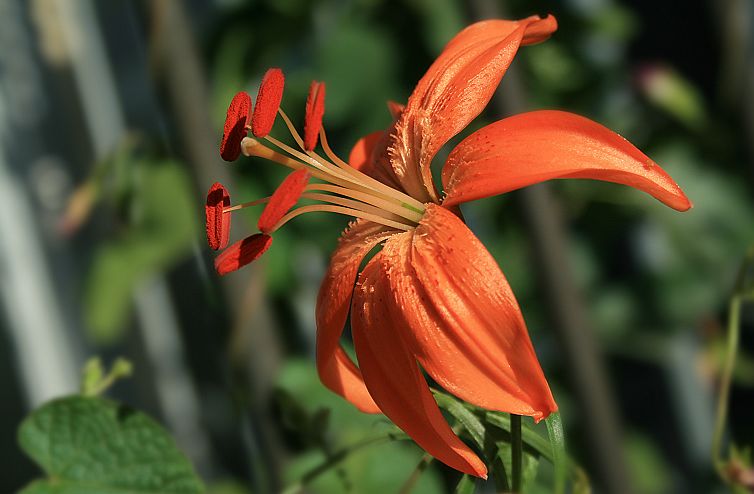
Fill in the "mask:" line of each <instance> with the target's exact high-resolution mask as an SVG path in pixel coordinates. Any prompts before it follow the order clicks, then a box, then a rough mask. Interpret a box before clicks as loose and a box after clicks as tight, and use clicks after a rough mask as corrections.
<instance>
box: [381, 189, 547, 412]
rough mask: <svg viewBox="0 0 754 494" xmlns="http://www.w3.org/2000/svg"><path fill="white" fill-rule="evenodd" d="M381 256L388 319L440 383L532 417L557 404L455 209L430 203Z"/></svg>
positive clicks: (510, 303)
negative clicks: (412, 228)
mask: <svg viewBox="0 0 754 494" xmlns="http://www.w3.org/2000/svg"><path fill="white" fill-rule="evenodd" d="M380 259H381V268H382V272H384V273H386V277H387V280H388V282H389V284H390V293H391V297H392V298H391V299H389V300H388V301H387V302H386V304H385V305H386V306H387V310H389V312H390V318H391V326H392V327H394V328H395V331H398V332H399V333H400V334H401V336H403V338H404V341H405V343H406V345H407V346H408V348H409V349H410V350H411V351H412V353H413V354H414V355H415V356H416V359H417V360H418V361H419V363H420V364H421V365H422V367H423V368H424V369H425V370H426V371H427V373H428V374H429V375H430V376H432V378H433V379H434V380H435V381H437V382H438V383H439V384H440V385H441V386H442V387H443V388H444V389H446V390H448V391H449V392H451V393H453V394H454V395H456V396H458V397H459V398H461V399H462V400H464V401H468V402H470V403H473V404H475V405H477V406H480V407H482V408H486V409H491V410H499V411H503V412H509V413H515V414H518V415H528V416H531V417H534V419H535V420H536V421H539V420H541V419H543V418H545V417H547V416H548V415H549V414H550V413H551V412H554V411H556V410H557V409H558V407H557V405H556V404H555V401H554V399H553V397H552V393H551V392H550V388H549V386H548V384H547V380H546V379H545V376H544V373H543V372H542V369H541V367H540V365H539V361H538V360H537V356H536V354H535V353H534V348H533V346H532V343H531V340H530V339H529V335H528V332H527V330H526V324H525V323H524V319H523V317H522V315H521V311H520V309H519V307H518V303H517V302H516V299H515V297H514V295H513V293H512V291H511V289H510V286H509V285H508V282H507V281H506V279H505V276H504V275H503V273H502V272H501V271H500V268H499V267H498V265H497V263H496V262H495V260H494V258H493V257H492V256H491V255H490V254H489V252H488V251H487V249H485V248H484V246H483V245H482V243H481V242H480V241H479V240H478V239H477V238H476V236H474V234H473V233H472V232H471V231H470V230H469V229H468V227H466V225H465V224H464V223H463V221H461V220H460V219H459V218H458V217H457V216H456V215H455V214H453V213H452V212H450V211H448V210H447V209H445V208H444V207H442V206H437V205H434V204H429V205H428V206H427V211H426V213H425V214H424V217H423V218H422V220H421V222H420V223H419V226H418V227H417V228H416V230H415V232H413V234H407V235H401V236H395V237H393V238H391V239H389V240H388V241H387V242H386V243H385V247H384V248H383V250H382V255H381V256H380ZM367 385H369V383H367Z"/></svg>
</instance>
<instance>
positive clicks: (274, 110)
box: [251, 68, 285, 137]
mask: <svg viewBox="0 0 754 494" xmlns="http://www.w3.org/2000/svg"><path fill="white" fill-rule="evenodd" d="M284 86H285V76H284V75H283V71H282V70H280V69H278V68H273V69H269V70H268V71H267V73H266V74H264V77H263V78H262V83H261V84H260V85H259V92H258V93H257V105H256V107H255V108H254V116H253V117H252V119H251V132H252V133H253V134H254V135H255V136H257V137H264V136H266V135H267V134H269V133H270V131H271V130H272V124H274V123H275V117H276V116H277V114H278V108H280V102H281V101H282V99H283V87H284Z"/></svg>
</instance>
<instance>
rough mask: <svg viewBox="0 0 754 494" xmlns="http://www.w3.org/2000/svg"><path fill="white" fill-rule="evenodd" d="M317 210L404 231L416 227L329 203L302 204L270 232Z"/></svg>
mask: <svg viewBox="0 0 754 494" xmlns="http://www.w3.org/2000/svg"><path fill="white" fill-rule="evenodd" d="M317 211H323V212H329V213H338V214H344V215H346V216H353V217H354V218H363V219H365V220H369V221H374V222H375V223H380V224H381V225H385V226H389V227H392V228H395V229H397V230H403V231H406V232H408V231H411V230H413V229H414V227H413V226H412V225H406V224H405V223H399V222H397V221H393V220H389V219H387V218H385V217H383V216H377V215H374V214H370V213H365V212H364V211H359V210H356V209H351V208H345V207H342V206H330V205H327V204H317V205H314V206H302V207H300V208H298V209H294V210H293V211H291V212H290V213H288V214H286V215H285V216H283V217H282V218H281V219H280V221H278V222H277V223H276V224H275V226H273V227H272V229H271V230H270V233H273V232H275V231H276V230H278V229H280V227H282V226H283V225H285V224H286V223H288V222H289V221H290V220H292V219H293V218H295V217H296V216H300V215H302V214H305V213H314V212H317Z"/></svg>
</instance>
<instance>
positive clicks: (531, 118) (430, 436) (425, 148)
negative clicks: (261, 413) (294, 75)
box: [207, 16, 691, 477]
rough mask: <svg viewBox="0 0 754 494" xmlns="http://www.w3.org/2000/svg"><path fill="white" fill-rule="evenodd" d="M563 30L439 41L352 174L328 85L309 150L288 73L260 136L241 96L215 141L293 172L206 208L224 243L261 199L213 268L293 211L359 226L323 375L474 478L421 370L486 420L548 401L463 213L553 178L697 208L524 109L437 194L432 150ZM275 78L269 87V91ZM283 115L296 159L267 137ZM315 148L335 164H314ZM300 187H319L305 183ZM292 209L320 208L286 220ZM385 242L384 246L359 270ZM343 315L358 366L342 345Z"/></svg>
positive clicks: (633, 158) (329, 332) (463, 156)
mask: <svg viewBox="0 0 754 494" xmlns="http://www.w3.org/2000/svg"><path fill="white" fill-rule="evenodd" d="M556 28H557V23H556V21H555V18H554V17H552V16H548V17H546V18H540V17H538V16H533V17H529V18H526V19H523V20H519V21H507V20H490V21H483V22H479V23H476V24H473V25H471V26H469V27H467V28H466V29H464V30H463V31H461V32H460V33H459V34H458V35H456V36H455V37H454V38H453V39H452V40H451V41H450V42H449V43H448V45H447V46H446V47H445V49H444V51H443V52H442V53H441V54H440V56H439V58H438V59H437V60H436V61H435V62H434V63H433V64H432V66H431V67H430V68H429V70H428V71H427V73H426V75H425V76H424V77H423V78H422V79H421V80H420V81H419V83H418V85H417V86H416V89H415V90H414V92H413V93H412V95H411V97H410V98H409V100H408V103H407V104H406V106H405V107H403V106H401V105H398V104H396V103H391V104H390V105H389V106H390V110H391V112H392V113H393V117H394V121H393V123H392V125H391V126H390V127H389V128H388V129H387V130H385V131H380V132H375V133H373V134H370V135H368V136H366V137H364V138H363V139H361V140H360V141H359V142H358V143H357V144H356V146H355V147H354V148H353V151H352V152H351V155H350V159H349V162H348V163H346V162H344V161H342V160H340V159H339V158H338V157H337V156H335V154H334V153H333V152H332V151H331V149H330V147H329V145H328V143H327V140H326V135H325V133H324V131H323V130H322V128H321V121H322V115H323V113H324V84H323V83H313V84H312V88H311V92H310V95H309V100H308V101H307V111H306V125H305V128H306V132H305V134H306V135H305V139H302V138H301V136H300V135H299V134H298V133H297V132H296V130H295V129H294V128H293V126H292V125H291V123H290V119H289V118H288V117H287V116H286V114H285V113H284V112H283V111H282V110H279V109H278V105H279V103H280V97H279V96H277V95H282V84H283V83H282V75H281V74H282V73H280V75H279V77H277V78H272V77H265V80H264V81H263V84H262V88H261V89H260V96H258V98H257V106H256V108H255V111H254V117H253V119H252V120H255V119H257V118H259V119H260V122H262V124H260V125H259V127H264V129H265V130H264V131H263V132H257V131H254V135H255V136H256V138H250V137H244V135H245V133H246V132H248V131H249V130H253V129H254V122H252V125H251V126H250V125H249V124H248V114H249V111H250V110H249V109H248V104H247V102H248V101H250V99H249V98H248V95H246V96H240V97H237V98H234V101H236V103H235V104H231V108H229V111H228V118H229V122H227V123H226V126H225V128H226V134H228V133H232V135H231V134H228V135H226V136H224V138H223V144H222V146H223V148H222V154H223V156H230V157H233V156H237V155H238V153H239V152H243V154H245V155H247V156H259V157H264V158H267V159H269V160H271V161H274V162H277V163H280V164H283V165H285V166H288V167H290V168H292V169H294V170H296V171H295V172H294V174H292V175H291V176H290V177H289V178H288V179H286V182H284V183H283V185H281V187H280V188H279V189H278V190H277V191H276V192H275V194H273V195H272V196H271V197H269V198H265V199H262V200H261V201H255V202H253V203H247V204H242V205H238V206H233V207H228V204H229V202H227V201H229V196H226V194H227V191H225V190H224V188H223V189H222V190H223V192H222V193H218V192H217V190H219V187H218V186H213V189H211V190H210V194H214V195H212V197H213V198H214V199H213V200H210V198H209V197H208V203H207V208H208V209H207V211H208V217H207V231H208V237H210V243H211V244H212V245H213V246H215V247H216V246H218V245H221V244H222V243H223V242H222V240H223V239H224V238H227V236H225V235H226V232H225V230H224V228H229V225H230V222H229V221H223V215H224V214H227V213H229V212H230V211H232V210H235V209H239V208H241V207H245V206H247V205H252V204H258V203H260V202H267V203H268V204H267V206H266V208H265V213H263V215H262V216H263V218H264V221H260V225H259V229H260V231H262V232H263V233H258V234H255V235H252V236H251V237H249V238H248V239H245V240H243V241H241V242H239V243H236V244H234V245H233V246H231V247H229V248H228V252H230V254H228V255H224V254H225V253H223V254H221V255H220V257H219V258H218V259H219V260H220V262H219V263H218V265H217V267H218V271H220V272H221V273H223V274H224V273H227V272H230V271H232V270H234V269H237V268H238V267H240V266H242V265H243V264H245V263H247V262H250V260H253V259H256V258H257V257H259V256H260V255H261V254H262V253H263V252H264V251H265V250H266V249H267V248H269V246H270V242H271V241H272V235H274V232H275V231H276V230H277V229H279V228H280V227H281V226H282V225H283V224H285V223H286V222H287V221H289V220H290V219H292V218H294V217H297V216H299V215H301V214H304V213H309V212H317V211H327V212H335V213H340V214H346V215H350V216H353V217H356V218H357V220H356V221H355V222H353V223H352V224H351V225H349V227H348V228H347V229H346V230H345V232H344V233H343V235H342V238H341V240H340V243H339V245H338V247H337V248H336V250H335V252H334V253H333V255H332V260H331V263H330V266H329V269H328V271H327V274H326V275H325V278H324V281H323V283H322V286H321V288H320V291H319V296H318V299H317V306H316V319H317V369H318V372H319V375H320V378H321V380H322V382H323V383H324V384H325V385H326V386H327V387H328V388H330V389H331V390H333V391H334V392H336V393H338V394H340V395H341V396H343V397H344V398H345V399H346V400H348V401H350V402H351V403H353V404H354V405H355V406H356V407H357V408H358V409H359V410H362V411H364V412H368V413H384V414H385V415H386V416H388V417H389V418H390V419H391V420H392V421H393V422H394V423H395V424H396V425H397V426H398V427H400V428H401V429H403V430H404V431H405V432H406V433H407V434H408V435H409V436H411V437H412V438H413V439H414V440H415V441H416V443H417V444H419V445H420V446H421V447H422V448H424V449H425V450H426V451H428V452H429V453H430V454H432V455H433V456H434V457H436V458H437V459H439V460H440V461H442V462H444V463H445V464H447V465H449V466H451V467H453V468H456V469H458V470H460V471H462V472H465V473H469V474H472V475H477V476H480V477H485V476H486V472H487V470H486V467H485V464H484V463H483V462H482V461H481V460H480V459H479V457H478V456H477V455H476V454H475V453H474V452H473V451H472V450H471V449H470V448H469V447H468V446H467V445H466V444H464V443H463V442H462V441H461V440H460V439H459V438H458V437H457V436H456V435H455V434H454V433H453V431H452V430H451V428H450V426H449V425H448V423H447V422H446V421H445V419H444V418H443V415H442V413H441V412H440V410H439V408H438V406H437V403H436V402H435V400H434V398H433V397H432V394H431V392H430V388H429V386H428V384H427V381H426V379H425V377H424V375H423V372H422V369H423V370H424V371H425V372H426V373H427V374H428V375H429V376H430V377H431V378H432V379H433V380H434V381H436V382H437V383H438V384H439V385H440V386H442V387H443V388H444V389H445V390H447V391H449V392H450V393H452V394H454V395H455V396H457V397H459V398H461V399H463V400H465V401H467V402H469V403H472V404H474V405H477V406H480V407H483V408H487V409H490V410H499V411H503V412H509V413H514V414H518V415H527V416H531V417H533V418H534V419H535V420H536V421H539V420H541V419H543V418H545V417H547V416H548V415H549V414H550V413H552V412H554V411H556V410H557V405H556V403H555V400H554V399H553V396H552V393H551V392H550V388H549V386H548V383H547V380H546V379H545V377H544V374H543V372H542V369H541V367H540V365H539V362H538V360H537V356H536V354H535V352H534V348H533V347H532V344H531V341H530V339H529V335H528V332H527V329H526V325H525V323H524V319H523V317H522V315H521V311H520V309H519V306H518V303H517V302H516V299H515V297H514V295H513V293H512V291H511V289H510V287H509V285H508V282H507V281H506V279H505V276H504V275H503V273H502V271H501V270H500V268H499V267H498V265H497V263H496V262H495V260H494V259H493V258H492V256H491V255H490V254H489V252H488V251H487V250H486V249H485V247H484V246H483V245H482V243H481V242H480V241H479V240H478V239H477V238H476V237H475V236H474V234H473V233H472V232H471V230H469V229H468V227H467V226H466V225H465V224H464V222H463V220H462V219H461V218H460V217H459V214H458V212H457V211H458V209H457V206H458V205H460V204H462V203H464V202H467V201H471V200H474V199H479V198H483V197H489V196H492V195H496V194H501V193H504V192H508V191H511V190H514V189H518V188H521V187H524V186H527V185H531V184H534V183H538V182H542V181H545V180H549V179H554V178H590V179H596V180H603V181H608V182H616V183H620V184H625V185H629V186H632V187H634V188H636V189H639V190H641V191H644V192H646V193H648V194H650V195H652V196H653V197H655V198H656V199H658V200H660V201H662V202H663V203H665V204H666V205H668V206H670V207H672V208H674V209H677V210H679V211H684V210H687V209H689V208H690V207H691V203H690V202H689V200H688V199H687V198H686V196H685V195H684V193H683V192H682V191H681V189H680V188H679V187H678V185H676V183H675V182H674V181H673V180H672V179H671V178H670V177H669V176H668V175H667V174H666V173H665V172H664V171H663V170H662V169H661V168H660V167H659V166H658V165H657V164H656V163H654V162H653V161H652V160H651V159H649V158H648V157H647V156H646V155H644V154H643V153H642V152H641V151H639V150H638V149H637V148H636V147H634V146H633V145H632V144H631V143H629V142H628V141H626V140H625V139H623V138H622V137H620V136H618V135H617V134H615V133H613V132H612V131H610V130H608V129H606V128H605V127H603V126H601V125H599V124H597V123H595V122H593V121H590V120H588V119H586V118H583V117H580V116H577V115H573V114H570V113H566V112H560V111H535V112H531V113H524V114H521V115H516V116H513V117H510V118H505V119H503V120H500V121H498V122H496V123H493V124H491V125H488V126H486V127H484V128H482V129H480V130H478V131H476V132H474V133H472V134H471V135H470V136H468V137H467V138H466V139H464V140H463V141H462V142H461V143H460V144H458V145H457V146H456V148H455V149H453V150H452V152H451V153H450V155H449V157H448V159H447V161H446V162H445V165H444V168H443V170H442V193H440V192H439V191H438V188H437V187H436V184H435V183H434V182H433V180H432V174H431V171H430V163H431V162H432V159H433V158H434V156H435V154H436V153H437V151H438V150H439V149H440V148H441V147H442V146H443V145H444V144H445V143H447V142H448V140H449V139H451V138H452V137H453V136H455V135H456V134H458V133H459V132H460V131H461V130H463V129H464V128H465V127H466V126H467V125H468V124H469V123H470V122H471V121H472V120H473V119H474V118H475V117H476V116H478V115H479V114H480V113H481V112H482V110H483V109H484V108H485V106H486V105H487V103H488V102H489V100H490V98H491V97H492V94H493V92H494V91H495V89H496V88H497V86H498V84H499V82H500V80H501V78H502V77H503V75H504V73H505V71H506V69H507V68H508V66H509V65H510V63H511V62H512V60H513V57H514V55H515V54H516V52H517V50H518V48H519V47H520V46H523V45H529V44H534V43H539V42H541V41H544V40H545V39H547V38H548V37H549V36H550V35H551V34H552V33H553V32H554V31H555V29H556ZM274 70H277V69H274ZM269 80H278V82H277V83H274V84H276V85H275V86H274V87H267V86H266V84H273V83H269V82H266V81H269ZM242 94H245V93H242ZM270 94H272V95H275V96H274V97H272V96H269V95H270ZM266 95H267V96H266ZM238 101H242V102H244V104H243V105H241V104H239V103H238ZM270 101H272V103H270ZM239 108H242V109H243V111H240V110H239ZM276 112H278V113H279V114H280V115H281V117H282V118H283V119H284V120H285V122H286V124H287V126H288V128H289V130H290V131H291V133H292V135H293V138H294V139H295V140H296V142H297V143H298V145H299V147H300V148H301V150H300V151H299V150H296V149H294V148H292V147H289V146H287V145H286V144H284V143H282V142H280V141H278V140H277V139H275V138H273V137H271V136H269V135H267V133H268V132H269V129H270V128H271V127H272V124H271V122H272V120H274V118H275V114H276ZM258 115H261V116H258ZM229 129H230V130H229ZM233 129H242V130H241V131H239V130H233ZM234 132H235V133H234ZM238 132H243V133H244V134H243V135H241V134H239V133H238ZM317 136H319V138H320V140H321V144H322V147H323V149H324V152H325V154H326V155H327V157H328V158H329V159H325V158H323V157H322V156H320V155H319V154H317V153H316V152H314V147H315V146H316V143H317ZM263 141H266V142H267V143H269V144H272V145H273V146H275V147H277V148H279V149H280V150H282V151H283V152H284V153H285V154H284V153H281V152H278V151H274V150H273V149H271V148H270V147H268V146H267V145H265V144H263ZM228 143H231V144H228ZM229 146H235V147H233V148H229ZM303 170H306V172H303ZM296 174H298V175H296ZM294 175H296V176H294ZM309 177H311V178H313V179H317V180H319V182H317V183H308V180H309ZM299 199H308V200H313V201H317V204H314V205H306V206H301V207H299V208H298V209H295V210H293V211H289V210H290V208H292V207H293V206H294V205H295V203H296V202H297V201H298V200H299ZM220 211H222V213H220ZM226 225H227V226H226ZM378 245H382V249H381V250H380V251H379V252H378V253H376V254H375V255H374V256H373V257H372V258H371V259H370V260H369V261H368V263H367V264H366V267H364V269H363V270H362V271H361V273H359V267H360V265H361V263H362V261H363V259H364V258H365V257H366V256H367V255H368V254H369V253H370V252H371V251H372V250H373V249H375V247H377V246H378ZM354 287H355V288H354ZM349 310H350V313H351V329H352V333H353V342H354V346H355V350H356V356H357V358H358V366H357V365H356V363H354V362H353V361H352V360H351V358H350V357H349V356H348V354H347V353H346V352H345V351H344V349H343V347H342V346H341V343H340V338H341V334H342V332H343V328H344V326H345V324H346V322H347V317H348V314H349Z"/></svg>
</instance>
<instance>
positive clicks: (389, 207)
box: [306, 184, 422, 224]
mask: <svg viewBox="0 0 754 494" xmlns="http://www.w3.org/2000/svg"><path fill="white" fill-rule="evenodd" d="M306 190H323V191H326V192H333V193H335V194H340V195H342V196H346V197H351V198H353V199H356V200H358V201H361V202H364V203H367V204H371V205H372V206H376V207H377V208H379V209H381V210H386V211H389V212H391V213H394V214H396V215H398V216H400V217H403V218H405V219H407V220H409V221H411V222H412V223H417V224H418V223H419V221H420V220H421V218H422V213H421V212H417V211H414V210H412V209H409V208H406V207H405V206H402V205H399V204H396V203H394V202H391V201H387V200H385V199H381V198H379V197H376V196H374V195H371V194H366V193H363V192H358V191H355V190H353V189H347V188H345V187H338V186H336V185H329V184H312V185H309V186H307V187H306ZM328 197H330V196H328Z"/></svg>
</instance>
